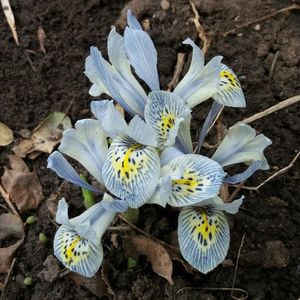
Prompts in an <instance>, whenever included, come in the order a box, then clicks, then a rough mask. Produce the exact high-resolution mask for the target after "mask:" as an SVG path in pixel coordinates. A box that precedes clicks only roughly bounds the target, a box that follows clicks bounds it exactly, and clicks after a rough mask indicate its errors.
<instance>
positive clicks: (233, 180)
mask: <svg viewBox="0 0 300 300" xmlns="http://www.w3.org/2000/svg"><path fill="white" fill-rule="evenodd" d="M260 166H261V161H260V160H255V161H254V162H253V163H252V164H251V165H250V166H249V167H248V168H247V169H246V170H245V171H244V172H242V173H239V174H236V175H233V176H230V177H227V178H225V179H224V183H226V184H237V183H240V182H242V181H246V180H247V179H248V178H249V177H251V176H252V175H253V174H254V173H255V172H256V171H257V170H259V169H260Z"/></svg>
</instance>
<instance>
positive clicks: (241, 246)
mask: <svg viewBox="0 0 300 300" xmlns="http://www.w3.org/2000/svg"><path fill="white" fill-rule="evenodd" d="M245 237H246V233H244V235H243V237H242V241H241V245H240V248H239V251H238V256H237V258H236V263H235V269H234V275H233V280H232V288H231V295H230V296H231V298H233V299H237V300H239V298H236V297H235V296H233V292H234V286H235V280H236V274H237V269H238V265H239V259H240V256H241V251H242V248H243V245H244V241H245Z"/></svg>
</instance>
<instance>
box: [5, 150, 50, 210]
mask: <svg viewBox="0 0 300 300" xmlns="http://www.w3.org/2000/svg"><path fill="white" fill-rule="evenodd" d="M9 159H10V165H11V169H8V168H7V167H5V168H4V174H3V176H2V177H1V180H2V186H3V187H4V189H5V191H6V192H7V193H8V194H9V197H10V199H11V201H12V202H13V203H15V204H16V206H17V207H18V209H19V210H20V211H25V210H29V209H33V208H36V207H38V205H39V204H40V203H41V202H42V201H43V199H44V195H43V189H42V186H41V184H40V181H39V178H38V176H37V174H36V172H35V171H33V172H30V171H29V170H28V168H27V166H26V165H25V163H24V162H23V161H22V159H21V158H19V157H18V156H16V155H12V156H10V157H9ZM22 162H23V163H22ZM24 165H25V166H26V168H25V166H24Z"/></svg>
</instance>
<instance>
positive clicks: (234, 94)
mask: <svg viewBox="0 0 300 300" xmlns="http://www.w3.org/2000/svg"><path fill="white" fill-rule="evenodd" d="M220 79H221V80H220V83H219V90H218V92H217V93H216V94H215V95H213V96H212V98H213V99H214V100H215V101H217V102H218V103H220V104H221V105H225V106H230V107H246V100H245V96H244V93H243V91H242V88H241V84H240V82H239V80H238V78H237V76H236V75H235V74H234V72H233V71H232V70H231V69H229V68H228V67H227V66H226V65H224V64H222V70H221V72H220Z"/></svg>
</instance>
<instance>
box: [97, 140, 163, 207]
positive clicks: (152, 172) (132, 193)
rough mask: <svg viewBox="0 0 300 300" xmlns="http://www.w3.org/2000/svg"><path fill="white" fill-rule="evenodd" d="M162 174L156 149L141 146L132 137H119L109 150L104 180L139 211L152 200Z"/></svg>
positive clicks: (115, 193) (113, 191)
mask: <svg viewBox="0 0 300 300" xmlns="http://www.w3.org/2000/svg"><path fill="white" fill-rule="evenodd" d="M159 172H160V161H159V156H158V153H157V150H156V148H155V147H153V146H146V145H142V144H139V143H137V142H136V141H135V140H133V139H132V138H130V137H129V136H118V137H117V138H115V139H114V140H113V141H112V143H111V145H110V147H109V150H108V155H107V158H106V162H105V164H104V167H103V179H104V182H105V185H106V187H107V188H108V190H109V191H110V192H111V193H113V194H114V195H116V196H117V197H120V198H121V199H126V200H127V201H128V205H129V206H130V207H132V208H137V207H140V206H142V205H143V204H145V203H146V202H147V201H148V200H149V199H150V197H151V195H152V194H153V192H154V190H155V188H156V185H157V182H158V179H159Z"/></svg>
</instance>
